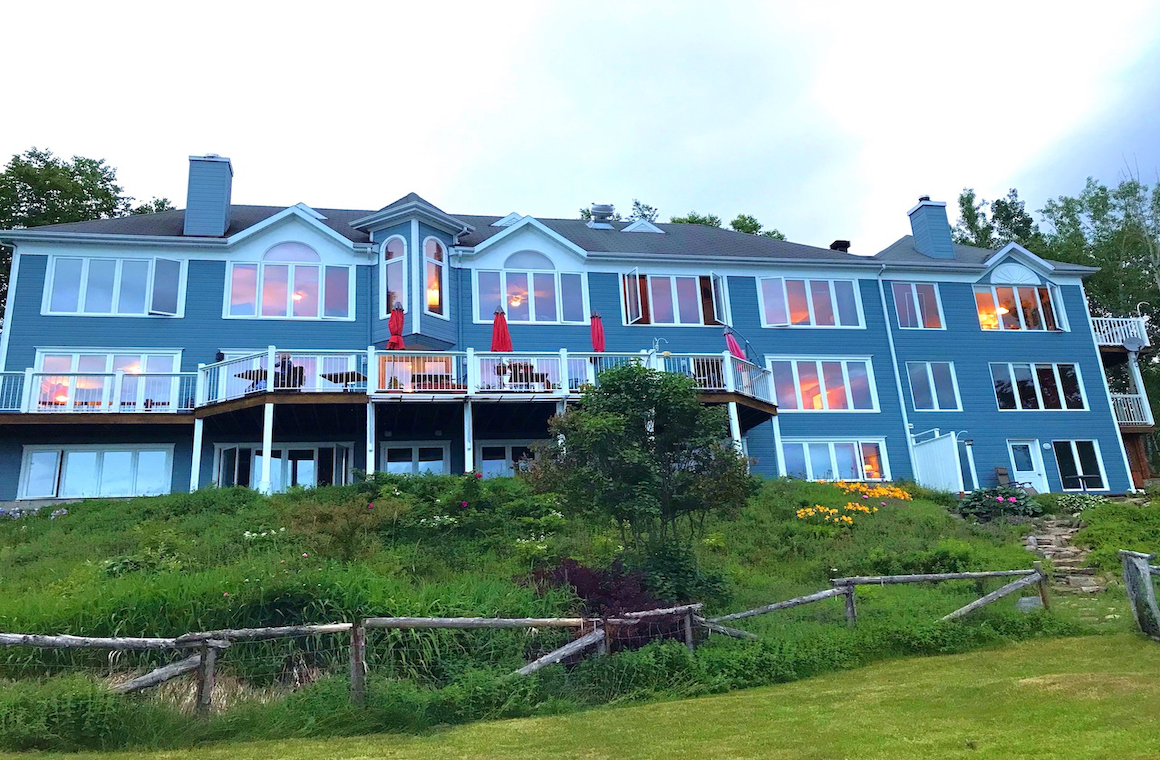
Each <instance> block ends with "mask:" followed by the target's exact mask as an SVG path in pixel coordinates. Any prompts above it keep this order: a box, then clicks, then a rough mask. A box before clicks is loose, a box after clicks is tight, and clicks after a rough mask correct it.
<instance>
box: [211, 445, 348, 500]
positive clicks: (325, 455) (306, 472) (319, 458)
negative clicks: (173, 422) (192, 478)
mask: <svg viewBox="0 0 1160 760" xmlns="http://www.w3.org/2000/svg"><path fill="white" fill-rule="evenodd" d="M353 461H354V444H353V443H277V444H274V447H273V448H272V449H270V488H271V489H272V490H273V491H274V492H280V491H285V490H286V489H287V488H291V487H293V486H298V487H301V488H315V487H317V486H320V485H335V486H341V485H346V484H347V483H349V482H350V473H351V465H352V463H353ZM261 479H262V445H261V444H260V443H250V444H234V443H219V444H217V446H215V447H214V484H215V485H217V486H218V487H219V488H229V487H231V486H247V487H249V488H257V487H258V483H259V481H260V480H261Z"/></svg>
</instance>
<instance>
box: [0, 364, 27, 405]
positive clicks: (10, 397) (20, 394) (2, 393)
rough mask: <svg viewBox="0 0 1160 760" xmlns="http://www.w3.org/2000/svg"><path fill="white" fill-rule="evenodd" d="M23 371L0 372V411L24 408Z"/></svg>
mask: <svg viewBox="0 0 1160 760" xmlns="http://www.w3.org/2000/svg"><path fill="white" fill-rule="evenodd" d="M24 374H25V373H23V372H0V412H19V411H22V410H23V409H24Z"/></svg>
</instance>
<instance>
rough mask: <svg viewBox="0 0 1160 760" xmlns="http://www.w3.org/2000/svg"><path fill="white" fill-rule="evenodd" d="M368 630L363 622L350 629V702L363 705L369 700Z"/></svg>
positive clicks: (358, 622)
mask: <svg viewBox="0 0 1160 760" xmlns="http://www.w3.org/2000/svg"><path fill="white" fill-rule="evenodd" d="M366 650H367V629H366V628H365V627H364V626H363V622H362V620H359V621H357V622H355V624H354V625H353V626H352V627H351V629H350V701H351V702H352V703H353V704H356V705H360V706H361V705H363V704H365V703H366V698H367V665H366Z"/></svg>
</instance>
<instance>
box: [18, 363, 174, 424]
mask: <svg viewBox="0 0 1160 760" xmlns="http://www.w3.org/2000/svg"><path fill="white" fill-rule="evenodd" d="M196 382H197V374H196V373H194V372H142V373H128V372H69V373H52V372H26V373H24V378H23V379H22V381H21V382H20V383H19V387H20V398H19V400H18V401H14V398H15V392H14V389H15V388H16V387H17V383H16V382H14V381H12V380H11V373H5V376H4V379H3V381H0V406H2V408H3V409H4V410H5V411H23V412H44V413H63V412H69V413H78V412H84V413H90V412H93V413H110V412H121V413H127V412H148V413H155V414H165V413H176V412H190V411H193V408H194V388H195V385H196Z"/></svg>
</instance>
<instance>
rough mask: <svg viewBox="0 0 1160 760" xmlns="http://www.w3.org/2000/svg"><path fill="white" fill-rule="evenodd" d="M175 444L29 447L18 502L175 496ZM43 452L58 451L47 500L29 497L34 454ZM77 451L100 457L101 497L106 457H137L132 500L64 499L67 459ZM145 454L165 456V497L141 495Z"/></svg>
mask: <svg viewBox="0 0 1160 760" xmlns="http://www.w3.org/2000/svg"><path fill="white" fill-rule="evenodd" d="M175 448H176V445H175V444H172V443H120V444H104V443H76V444H26V445H24V446H23V447H22V449H23V450H22V453H21V462H20V478H19V487H18V488H17V496H16V498H17V500H29V499H79V498H94V499H122V498H133V497H136V496H156V495H163V494H168V493H173V459H174V449H175ZM43 451H55V452H56V453H57V456H56V467H55V475H54V486H53V495H51V496H45V495H43V494H31V495H30V494H29V493H28V485H29V484H28V474H29V468H30V467H31V465H32V454H34V453H38V452H43ZM73 451H93V452H97V453H98V455H99V456H98V457H97V487H98V494H99V491H100V483H101V480H102V476H103V474H104V466H105V460H104V456H103V455H104V454H106V453H111V452H123V451H128V452H132V454H133V470H132V480H133V486H132V488H130V491H131V492H132V493H131V494H129V495H128V496H100V495H93V496H79V495H64V496H62V495H61V488H62V486H63V485H64V477H65V459H66V454H67V453H68V452H73ZM143 451H160V452H164V453H165V469H166V473H167V480H168V490H166V491H164V492H162V494H142V493H138V489H137V478H138V476H139V474H140V473H139V471H138V459H139V455H140V453H141V452H143Z"/></svg>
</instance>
